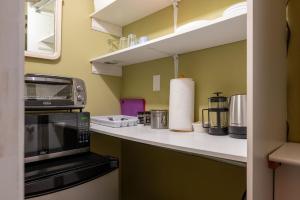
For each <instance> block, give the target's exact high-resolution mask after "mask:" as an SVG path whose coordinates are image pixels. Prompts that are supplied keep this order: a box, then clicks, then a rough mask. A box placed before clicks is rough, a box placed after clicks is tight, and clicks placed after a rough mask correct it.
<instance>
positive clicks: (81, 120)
mask: <svg viewBox="0 0 300 200" xmlns="http://www.w3.org/2000/svg"><path fill="white" fill-rule="evenodd" d="M89 131H90V113H88V112H81V113H78V142H79V144H80V145H89V143H90V132H89Z"/></svg>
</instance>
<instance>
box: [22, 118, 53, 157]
mask: <svg viewBox="0 0 300 200" xmlns="http://www.w3.org/2000/svg"><path fill="white" fill-rule="evenodd" d="M24 137H25V138H24V139H25V157H32V156H38V155H43V154H46V153H48V152H49V145H48V143H49V140H48V138H49V136H48V116H47V115H43V116H38V115H26V117H25V136H24Z"/></svg>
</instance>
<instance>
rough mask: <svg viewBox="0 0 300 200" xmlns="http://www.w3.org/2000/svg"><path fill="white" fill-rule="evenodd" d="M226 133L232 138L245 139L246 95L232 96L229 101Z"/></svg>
mask: <svg viewBox="0 0 300 200" xmlns="http://www.w3.org/2000/svg"><path fill="white" fill-rule="evenodd" d="M229 101H230V102H229V128H228V133H229V135H230V136H231V137H233V138H238V139H246V138H247V95H234V96H231V97H230V99H229Z"/></svg>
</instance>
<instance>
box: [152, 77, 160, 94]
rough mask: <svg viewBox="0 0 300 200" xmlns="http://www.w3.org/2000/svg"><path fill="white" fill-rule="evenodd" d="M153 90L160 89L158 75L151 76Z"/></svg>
mask: <svg viewBox="0 0 300 200" xmlns="http://www.w3.org/2000/svg"><path fill="white" fill-rule="evenodd" d="M153 91H154V92H158V91H160V75H154V76H153Z"/></svg>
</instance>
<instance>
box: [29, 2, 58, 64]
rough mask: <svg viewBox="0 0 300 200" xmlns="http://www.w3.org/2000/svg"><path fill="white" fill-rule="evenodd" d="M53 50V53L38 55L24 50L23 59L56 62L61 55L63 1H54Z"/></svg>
mask: <svg viewBox="0 0 300 200" xmlns="http://www.w3.org/2000/svg"><path fill="white" fill-rule="evenodd" d="M55 1H56V5H55V11H56V12H55V25H54V26H55V27H54V28H55V50H54V53H52V54H51V53H49V54H48V53H47V54H46V53H38V52H32V51H26V50H25V57H32V58H41V59H48V60H56V59H58V58H59V57H60V55H61V35H62V6H63V0H55Z"/></svg>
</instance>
